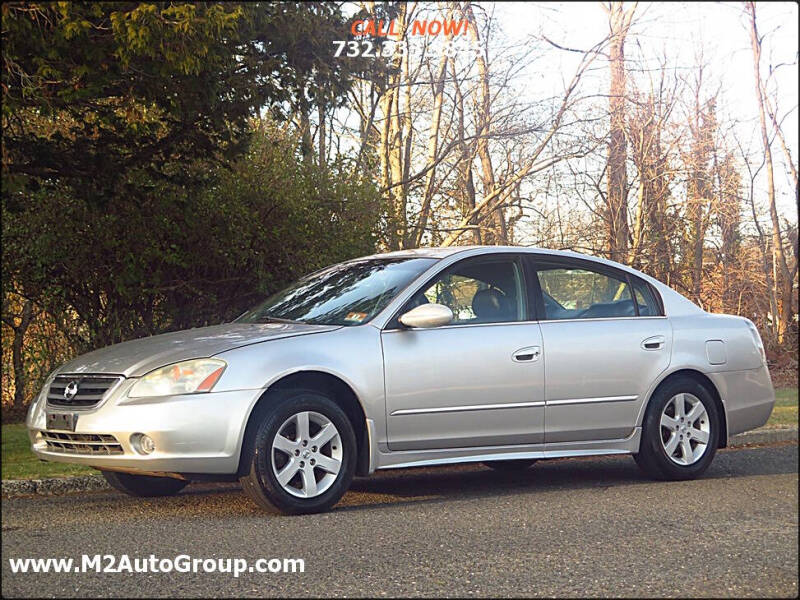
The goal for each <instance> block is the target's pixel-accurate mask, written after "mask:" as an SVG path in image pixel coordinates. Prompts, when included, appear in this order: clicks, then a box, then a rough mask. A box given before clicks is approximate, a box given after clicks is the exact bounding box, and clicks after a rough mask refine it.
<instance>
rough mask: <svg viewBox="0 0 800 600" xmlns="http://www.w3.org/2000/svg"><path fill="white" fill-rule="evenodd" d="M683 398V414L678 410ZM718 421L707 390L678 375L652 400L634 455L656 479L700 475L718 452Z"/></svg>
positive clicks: (695, 382) (693, 381)
mask: <svg viewBox="0 0 800 600" xmlns="http://www.w3.org/2000/svg"><path fill="white" fill-rule="evenodd" d="M681 397H682V398H683V415H684V416H680V413H679V411H680V410H681V408H680V405H681V400H680V398H681ZM698 404H700V405H701V407H698V406H697V405H698ZM695 410H696V411H698V412H696V413H694V414H695V417H696V418H695V417H693V416H692V415H693V412H692V411H695ZM698 414H699V415H700V416H699V417H697V416H696V415H698ZM681 419H683V420H681ZM662 420H663V424H662ZM690 420H691V422H689V421H690ZM719 423H720V414H719V410H718V409H717V405H716V403H715V402H714V399H713V397H712V396H711V393H710V392H709V391H708V389H706V387H705V386H703V385H702V384H700V383H698V382H697V381H695V380H694V379H691V378H689V377H676V378H675V379H673V380H671V381H669V382H667V383H666V384H665V385H663V386H661V387H660V388H659V389H658V390H657V391H656V393H655V394H654V395H653V397H652V398H651V399H650V403H649V405H648V406H647V411H646V412H645V417H644V423H643V424H642V439H641V442H640V445H639V453H638V454H634V455H633V458H634V459H635V460H636V464H638V465H639V467H640V468H641V469H642V470H643V471H644V472H645V473H646V474H647V475H649V476H650V477H652V478H654V479H664V480H681V479H694V478H695V477H699V476H700V475H702V474H703V472H704V471H705V470H706V469H707V468H708V465H709V464H711V461H712V460H713V459H714V455H715V454H716V452H717V446H718V442H719V432H720V425H719ZM680 436H684V437H680ZM687 444H688V446H687ZM703 444H704V445H703ZM670 450H671V451H670Z"/></svg>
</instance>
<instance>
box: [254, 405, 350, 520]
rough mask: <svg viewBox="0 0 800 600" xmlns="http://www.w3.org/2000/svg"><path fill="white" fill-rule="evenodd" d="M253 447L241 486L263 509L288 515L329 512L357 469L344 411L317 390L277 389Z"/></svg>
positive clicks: (348, 423)
mask: <svg viewBox="0 0 800 600" xmlns="http://www.w3.org/2000/svg"><path fill="white" fill-rule="evenodd" d="M266 400H267V401H268V402H269V403H270V406H269V408H268V409H267V410H266V411H265V412H264V413H262V415H263V416H261V417H260V418H261V423H260V424H259V425H258V430H257V432H256V434H255V436H254V437H253V440H252V441H251V447H250V448H248V449H246V450H248V456H249V457H250V462H249V464H248V465H247V466H248V473H247V474H246V475H245V476H243V477H242V478H241V480H240V481H241V483H242V488H243V489H244V491H245V492H246V493H247V495H248V496H250V498H251V499H252V500H253V501H254V502H255V503H256V504H258V505H259V506H260V507H261V508H264V509H266V510H268V511H271V512H281V513H284V514H305V513H314V512H322V511H326V510H329V509H330V508H331V507H332V506H333V505H334V504H336V503H337V502H338V501H339V499H340V498H341V497H342V496H343V495H344V493H345V492H346V491H347V489H348V488H349V487H350V482H351V481H352V480H353V475H354V473H355V467H356V456H357V448H356V438H355V433H354V432H353V426H352V425H351V423H350V420H349V419H348V418H347V415H346V414H345V413H344V411H342V409H341V408H340V407H339V406H338V405H337V404H336V403H335V402H334V401H333V400H332V399H331V398H329V397H328V396H325V395H323V394H321V393H319V392H316V391H313V390H286V391H279V392H274V393H273V394H271V397H270V398H267V399H266Z"/></svg>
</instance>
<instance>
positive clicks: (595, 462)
mask: <svg viewBox="0 0 800 600" xmlns="http://www.w3.org/2000/svg"><path fill="white" fill-rule="evenodd" d="M773 449H774V447H773ZM769 450H770V448H747V449H737V450H735V451H730V450H723V451H721V452H719V453H718V454H717V456H716V457H715V459H714V462H712V464H711V466H710V467H709V469H708V470H707V471H706V472H705V473H704V474H703V475H702V476H701V477H700V479H701V480H702V479H727V478H732V477H750V476H765V475H776V474H790V473H797V470H798V469H797V445H796V444H794V445H793V450H789V451H788V452H782V453H780V457H769V458H767V456H765V455H764V453H765V451H769ZM669 483H670V482H660V481H655V480H653V479H651V478H650V477H648V476H647V475H645V474H644V473H643V472H642V471H641V470H640V469H639V467H638V466H637V465H636V463H635V461H634V460H633V457H631V456H617V457H586V458H572V459H555V460H544V461H539V462H538V463H537V464H536V465H534V466H533V467H531V468H530V469H524V470H522V471H518V472H502V471H495V470H493V469H490V468H489V467H486V466H484V465H482V464H480V463H471V464H463V465H456V466H447V467H427V468H412V469H395V470H386V471H379V472H378V473H376V474H375V475H373V476H371V477H364V478H357V479H356V480H355V481H354V482H353V484H352V485H351V486H350V491H349V492H348V494H347V495H346V496H345V497H344V498H343V500H342V502H341V503H340V504H339V505H338V507H337V510H355V509H359V508H366V507H368V506H369V505H373V504H402V503H417V502H419V501H424V502H446V501H449V500H452V499H468V498H481V497H486V496H494V497H502V496H507V495H517V494H530V493H535V494H537V495H538V494H547V493H551V492H557V491H564V490H580V489H590V488H597V489H606V488H610V487H620V486H626V485H654V484H662V485H668V484H669ZM371 497H372V498H374V500H373V501H370V499H371Z"/></svg>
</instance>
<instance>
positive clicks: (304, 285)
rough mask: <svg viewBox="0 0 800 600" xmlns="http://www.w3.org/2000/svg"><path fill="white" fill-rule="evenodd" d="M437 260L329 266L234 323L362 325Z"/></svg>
mask: <svg viewBox="0 0 800 600" xmlns="http://www.w3.org/2000/svg"><path fill="white" fill-rule="evenodd" d="M436 260H437V259H434V258H372V259H364V260H356V261H350V262H346V263H342V264H338V265H333V266H332V267H328V268H326V269H323V270H322V271H318V272H316V273H312V274H311V275H308V276H306V277H304V278H303V279H301V280H300V281H298V282H296V283H294V284H292V285H290V286H289V287H288V288H286V289H285V290H283V291H281V292H278V293H277V294H274V295H272V296H270V297H269V298H267V299H266V300H265V301H264V302H263V303H261V304H260V305H258V306H257V307H255V308H254V309H252V310H249V311H247V312H246V313H245V314H243V315H242V316H241V317H239V318H238V319H236V322H237V323H267V322H269V321H292V322H300V323H315V324H319V325H360V324H362V323H366V322H367V321H369V320H370V319H372V317H374V316H375V315H377V314H378V313H379V312H380V311H381V310H383V309H384V308H385V307H386V305H387V304H389V302H391V301H392V299H393V298H394V297H395V296H396V295H397V294H398V293H399V292H400V291H401V290H402V289H403V288H405V287H406V286H407V285H408V284H409V283H411V282H412V281H414V279H416V278H417V277H418V276H419V275H420V274H421V273H422V272H423V271H425V270H426V269H427V268H428V267H430V266H431V265H432V264H433V263H435V262H436Z"/></svg>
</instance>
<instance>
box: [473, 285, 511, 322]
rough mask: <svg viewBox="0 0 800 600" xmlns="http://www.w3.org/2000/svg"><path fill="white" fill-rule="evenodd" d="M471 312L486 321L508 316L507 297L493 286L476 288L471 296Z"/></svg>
mask: <svg viewBox="0 0 800 600" xmlns="http://www.w3.org/2000/svg"><path fill="white" fill-rule="evenodd" d="M472 312H474V313H475V316H476V317H478V318H479V319H482V320H486V321H498V320H503V319H506V318H509V317H510V314H509V312H510V311H509V302H508V298H506V296H505V294H503V292H501V291H500V290H497V289H494V288H487V289H485V290H478V291H477V292H476V293H475V295H474V296H473V297H472Z"/></svg>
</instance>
